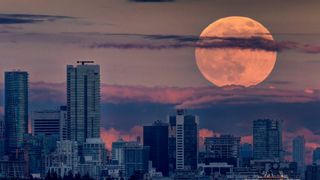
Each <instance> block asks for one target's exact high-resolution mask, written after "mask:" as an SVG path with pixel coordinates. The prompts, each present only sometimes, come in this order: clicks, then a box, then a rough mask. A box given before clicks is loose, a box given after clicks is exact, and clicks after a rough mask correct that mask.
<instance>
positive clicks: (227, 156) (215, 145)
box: [205, 135, 240, 166]
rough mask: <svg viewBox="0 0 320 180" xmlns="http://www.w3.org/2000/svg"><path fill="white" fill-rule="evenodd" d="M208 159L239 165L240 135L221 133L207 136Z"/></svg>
mask: <svg viewBox="0 0 320 180" xmlns="http://www.w3.org/2000/svg"><path fill="white" fill-rule="evenodd" d="M205 147H206V161H208V162H226V163H228V164H229V165H233V166H239V148H240V137H235V136H233V135H221V136H219V137H207V138H205Z"/></svg>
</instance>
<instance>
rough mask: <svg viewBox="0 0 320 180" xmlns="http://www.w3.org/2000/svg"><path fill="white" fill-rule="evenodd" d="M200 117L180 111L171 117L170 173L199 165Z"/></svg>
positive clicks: (193, 168) (194, 168)
mask: <svg viewBox="0 0 320 180" xmlns="http://www.w3.org/2000/svg"><path fill="white" fill-rule="evenodd" d="M198 125H199V118H198V116H194V115H189V114H187V112H186V110H182V109H178V110H177V115H175V116H169V168H170V171H174V170H183V169H191V170H196V169H197V165H198V139H199V138H198V137H199V134H198V131H199V130H198Z"/></svg>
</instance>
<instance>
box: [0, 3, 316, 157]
mask: <svg viewBox="0 0 320 180" xmlns="http://www.w3.org/2000/svg"><path fill="white" fill-rule="evenodd" d="M319 9H320V2H319V1H308V3H306V1H303V0H282V1H278V0H268V1H265V0H261V1H257V0H173V1H161V0H155V1H154V2H138V1H137V0H136V1H135V0H94V1H87V0H68V1H64V0H55V1H50V0H42V1H38V0H23V1H21V0H1V1H0V54H1V56H0V72H4V71H8V70H14V69H21V70H26V71H28V72H29V81H30V109H31V110H35V109H39V108H40V109H41V108H54V107H56V106H59V105H61V104H65V102H66V97H65V80H66V65H67V64H75V62H76V61H77V60H87V59H90V60H94V61H95V62H96V63H97V64H100V67H101V83H102V90H101V95H102V120H101V127H102V132H103V137H105V139H106V141H108V143H109V144H110V142H111V141H112V140H115V139H116V138H117V137H118V136H125V137H127V138H129V139H130V138H131V139H132V138H134V137H135V136H136V135H137V134H139V133H140V134H141V126H142V125H144V124H148V123H151V122H153V121H155V120H158V119H161V120H166V117H167V115H169V114H174V113H175V108H178V107H183V108H188V109H189V112H190V113H193V114H197V115H199V117H200V128H201V135H203V136H206V135H212V134H215V133H218V134H221V133H233V134H236V135H239V136H243V137H244V138H243V139H244V140H246V141H250V135H251V131H252V130H251V128H252V121H253V120H254V119H257V118H273V119H279V120H283V121H284V141H285V142H284V144H285V148H286V151H287V152H288V153H287V154H288V155H290V151H291V150H290V146H291V140H292V138H293V137H294V135H295V134H296V135H300V134H301V135H305V136H306V139H307V142H308V143H307V147H308V153H309V154H308V155H309V158H310V152H311V150H312V149H313V148H315V147H316V146H320V132H319V128H320V123H319V119H320V113H319V109H320V96H319V95H320V91H319V89H320V82H319V77H320V71H319V69H320V18H318V17H319ZM227 16H245V17H249V18H252V19H255V20H256V21H258V22H260V23H261V24H263V25H264V26H265V27H266V28H267V29H268V30H269V31H270V33H271V34H272V36H273V38H274V39H275V42H276V43H277V44H275V45H276V47H277V61H276V64H275V68H274V69H273V71H272V72H271V74H270V75H269V77H268V78H267V79H266V80H265V81H263V82H262V83H260V84H259V85H257V86H254V87H250V88H243V87H224V88H219V87H216V86H215V85H213V84H211V83H210V82H208V81H207V80H206V79H205V78H204V77H203V76H202V74H201V72H200V71H199V69H198V67H197V64H196V59H195V49H194V47H182V48H170V47H169V48H162V49H161V48H150V46H152V47H153V46H155V45H159V44H160V45H164V46H166V47H167V46H168V44H169V45H170V43H172V42H178V43H181V44H183V43H184V41H183V40H185V39H190V38H191V39H192V38H195V37H198V36H199V35H200V33H201V32H202V30H203V29H204V28H205V27H207V26H208V25H209V24H210V23H212V22H214V21H216V20H218V19H220V18H223V17H227ZM181 39H183V40H181ZM141 44H144V45H146V46H147V47H144V48H139V47H137V46H138V45H141ZM181 44H180V45H181ZM124 45H126V48H124V47H123V46H124ZM129 45H130V46H129ZM0 82H1V83H3V73H0ZM1 87H3V86H1ZM2 89H3V88H1V91H3V90H2ZM2 94H3V93H2ZM1 98H2V101H1V102H2V105H3V97H1ZM111 137H112V138H111Z"/></svg>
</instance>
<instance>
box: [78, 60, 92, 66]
mask: <svg viewBox="0 0 320 180" xmlns="http://www.w3.org/2000/svg"><path fill="white" fill-rule="evenodd" d="M77 63H78V64H81V65H85V64H89V63H94V61H77Z"/></svg>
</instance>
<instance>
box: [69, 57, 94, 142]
mask: <svg viewBox="0 0 320 180" xmlns="http://www.w3.org/2000/svg"><path fill="white" fill-rule="evenodd" d="M79 63H81V64H80V65H77V66H73V65H67V107H68V110H67V111H68V112H67V119H68V136H69V139H70V140H72V141H78V142H79V143H80V144H79V145H81V144H82V143H84V142H85V141H86V139H87V138H99V137H100V67H99V65H91V64H87V63H91V62H86V61H80V62H79Z"/></svg>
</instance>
